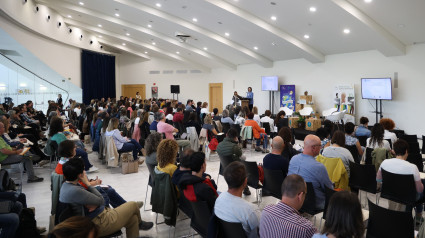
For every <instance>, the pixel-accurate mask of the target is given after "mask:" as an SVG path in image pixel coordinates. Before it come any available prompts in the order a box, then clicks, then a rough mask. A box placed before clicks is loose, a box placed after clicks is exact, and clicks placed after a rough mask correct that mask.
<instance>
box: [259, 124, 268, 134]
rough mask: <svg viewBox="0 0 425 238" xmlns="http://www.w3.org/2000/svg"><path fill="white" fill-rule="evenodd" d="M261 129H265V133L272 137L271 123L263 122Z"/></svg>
mask: <svg viewBox="0 0 425 238" xmlns="http://www.w3.org/2000/svg"><path fill="white" fill-rule="evenodd" d="M261 127H263V128H264V131H265V132H266V134H267V135H270V123H269V122H261Z"/></svg>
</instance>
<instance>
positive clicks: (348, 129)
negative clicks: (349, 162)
mask: <svg viewBox="0 0 425 238" xmlns="http://www.w3.org/2000/svg"><path fill="white" fill-rule="evenodd" d="M354 128H355V125H354V123H352V122H347V123H345V125H344V131H345V144H346V145H348V146H352V145H355V146H356V147H357V151H358V152H359V155H360V156H362V155H363V149H362V146H361V145H360V142H359V140H358V139H357V138H356V137H354V136H353V133H354ZM356 160H357V158H356Z"/></svg>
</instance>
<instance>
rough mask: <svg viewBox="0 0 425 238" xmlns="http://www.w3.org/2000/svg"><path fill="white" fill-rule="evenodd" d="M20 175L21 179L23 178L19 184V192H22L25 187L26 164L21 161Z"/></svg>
mask: <svg viewBox="0 0 425 238" xmlns="http://www.w3.org/2000/svg"><path fill="white" fill-rule="evenodd" d="M18 166H19V176H20V180H21V184H20V186H19V189H18V190H19V192H20V193H22V190H23V187H24V178H23V177H24V164H23V163H19V164H18Z"/></svg>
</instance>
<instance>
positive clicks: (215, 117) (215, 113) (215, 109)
mask: <svg viewBox="0 0 425 238" xmlns="http://www.w3.org/2000/svg"><path fill="white" fill-rule="evenodd" d="M213 115H214V117H213V120H214V121H221V116H220V115H219V114H218V108H216V107H215V108H214V109H213Z"/></svg>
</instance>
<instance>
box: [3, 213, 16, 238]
mask: <svg viewBox="0 0 425 238" xmlns="http://www.w3.org/2000/svg"><path fill="white" fill-rule="evenodd" d="M18 226H19V215H18V214H16V213H6V214H0V227H1V233H0V238H7V237H15V233H16V230H17V229H18Z"/></svg>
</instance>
